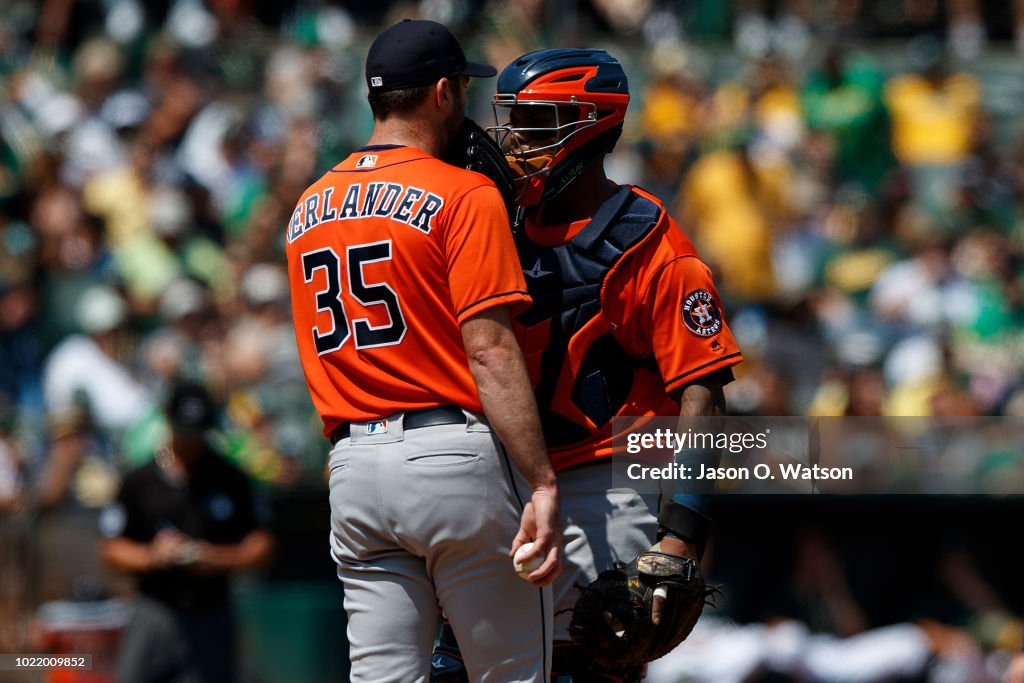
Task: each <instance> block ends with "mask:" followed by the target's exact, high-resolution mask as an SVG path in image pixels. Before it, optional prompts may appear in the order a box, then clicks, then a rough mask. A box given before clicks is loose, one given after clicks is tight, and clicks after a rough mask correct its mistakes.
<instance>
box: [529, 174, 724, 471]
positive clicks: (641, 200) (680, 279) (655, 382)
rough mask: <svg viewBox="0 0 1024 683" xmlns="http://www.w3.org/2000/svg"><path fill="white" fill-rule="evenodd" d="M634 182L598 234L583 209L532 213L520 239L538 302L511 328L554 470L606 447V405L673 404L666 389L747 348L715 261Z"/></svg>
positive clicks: (644, 409)
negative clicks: (555, 220)
mask: <svg viewBox="0 0 1024 683" xmlns="http://www.w3.org/2000/svg"><path fill="white" fill-rule="evenodd" d="M629 189H630V190H631V192H632V194H631V196H630V197H629V199H628V200H626V204H624V207H625V208H624V209H622V210H621V211H620V213H619V214H618V215H617V218H615V219H612V220H611V221H610V223H609V227H608V228H606V229H605V230H604V231H603V233H602V235H601V237H600V238H599V239H595V237H594V235H586V236H584V235H583V234H581V232H582V231H584V230H585V229H586V228H587V227H588V226H589V225H590V223H591V221H590V220H583V221H578V222H575V223H571V224H568V225H557V226H551V225H545V226H537V225H535V224H532V223H530V222H527V224H526V234H525V237H520V238H519V239H518V241H517V246H518V249H519V254H520V262H521V266H522V268H523V271H524V273H525V275H526V278H527V284H528V289H529V292H530V294H531V296H532V297H533V299H534V304H533V306H532V307H531V308H530V309H529V310H527V311H525V312H524V313H522V314H521V315H520V316H518V318H517V320H516V333H517V337H518V338H519V340H520V343H521V344H522V345H523V348H524V352H525V355H526V361H527V366H528V368H529V371H530V377H531V381H532V382H533V383H534V386H535V388H536V391H537V399H538V407H539V408H540V410H541V418H542V422H543V423H544V426H545V436H546V438H547V440H548V445H549V447H550V448H551V454H552V455H551V457H552V460H553V462H554V464H555V468H556V470H561V469H565V468H567V467H571V466H574V465H579V464H582V463H585V462H589V461H591V460H593V459H595V458H603V457H608V456H610V455H611V453H612V423H611V419H612V418H613V417H616V416H651V415H678V414H679V404H678V403H677V402H676V401H675V400H674V399H673V398H672V395H671V394H672V393H673V392H675V391H676V390H678V389H681V388H682V387H683V386H685V385H686V384H688V383H690V382H692V381H694V380H696V379H699V378H701V377H704V376H706V375H709V374H711V373H714V372H717V371H719V370H723V369H725V368H729V367H731V366H733V365H736V364H737V363H739V362H741V361H742V359H743V357H742V355H741V353H740V350H739V347H738V346H737V344H736V341H735V339H733V336H732V333H731V332H730V330H729V328H728V326H727V325H726V323H725V320H724V318H723V316H722V302H721V300H720V298H719V296H718V293H717V292H716V291H715V286H714V282H713V280H712V276H711V271H710V269H709V268H708V267H707V266H706V265H705V264H704V263H703V262H701V260H700V258H699V256H698V254H697V251H696V249H695V248H694V246H693V244H692V243H691V242H690V240H689V239H688V238H687V237H686V235H685V234H684V233H683V232H682V230H681V229H680V228H679V226H678V225H677V224H676V222H675V221H674V220H673V219H672V217H671V216H669V214H668V212H667V211H666V210H665V207H664V206H663V205H662V204H661V203H660V202H659V201H658V200H657V199H656V198H654V197H653V196H651V195H650V194H648V193H647V192H644V191H643V190H641V189H639V188H629ZM609 201H611V200H609ZM570 264H571V265H570ZM588 292H589V293H588Z"/></svg>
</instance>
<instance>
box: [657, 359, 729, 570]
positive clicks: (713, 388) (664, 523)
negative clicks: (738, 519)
mask: <svg viewBox="0 0 1024 683" xmlns="http://www.w3.org/2000/svg"><path fill="white" fill-rule="evenodd" d="M679 408H680V409H679V421H680V425H679V431H683V430H684V428H685V426H691V425H692V419H693V418H695V417H719V416H721V415H724V414H725V394H724V392H723V391H722V383H721V381H720V380H719V379H718V378H717V377H715V376H711V377H707V378H702V379H699V380H697V381H695V382H692V383H690V384H687V385H686V386H685V387H683V389H682V391H681V392H680V396H679ZM676 457H677V459H678V460H681V461H685V462H686V464H687V466H688V467H690V468H692V469H694V470H695V471H696V469H697V467H698V465H700V466H704V467H717V466H718V462H719V460H720V457H721V453H720V451H719V450H718V449H715V448H691V449H685V450H683V451H681V452H680V453H679V454H677V456H676ZM708 485H709V486H712V487H713V482H711V483H709V484H708ZM686 486H687V488H686V490H677V491H676V492H675V494H674V495H673V496H672V499H671V500H669V501H665V502H664V503H663V504H662V506H661V510H660V512H659V515H658V527H659V530H658V537H659V539H660V538H661V537H663V536H665V535H669V536H675V537H677V538H679V539H682V540H684V541H686V542H688V543H690V544H692V545H694V546H696V548H697V554H698V556H701V555H703V554H704V547H705V546H706V545H707V541H708V537H709V536H710V535H711V518H710V517H708V516H707V508H708V501H709V498H710V493H711V490H710V489H708V490H698V489H696V488H694V487H695V484H694V482H693V481H688V482H687V483H686Z"/></svg>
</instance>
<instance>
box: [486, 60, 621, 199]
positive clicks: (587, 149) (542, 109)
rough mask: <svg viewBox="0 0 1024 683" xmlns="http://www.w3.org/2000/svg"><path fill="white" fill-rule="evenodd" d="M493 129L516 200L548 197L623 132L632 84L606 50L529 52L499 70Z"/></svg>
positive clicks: (592, 160)
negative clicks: (512, 176) (515, 180)
mask: <svg viewBox="0 0 1024 683" xmlns="http://www.w3.org/2000/svg"><path fill="white" fill-rule="evenodd" d="M493 103H494V114H495V118H496V119H497V123H498V125H497V126H496V127H495V128H493V129H492V130H493V131H494V133H495V137H496V138H497V140H498V144H499V145H501V147H502V149H503V150H504V151H505V154H506V155H507V159H508V161H509V165H510V166H511V167H512V169H513V171H515V172H516V173H517V174H518V175H519V176H520V178H519V181H518V182H519V187H518V188H517V190H518V193H517V194H518V197H517V199H516V202H517V203H518V204H519V206H522V207H529V206H533V205H535V204H538V203H540V202H541V201H545V200H548V199H551V198H552V197H554V196H555V195H557V194H558V193H559V192H561V191H562V190H563V189H565V188H566V186H568V185H569V183H571V182H572V181H573V180H574V179H575V178H576V177H577V176H578V175H579V174H580V173H581V172H582V171H583V169H585V168H586V167H587V166H589V165H590V164H591V163H592V162H594V161H595V160H597V159H599V158H601V157H602V156H603V155H604V154H606V153H607V152H609V151H611V149H612V147H614V146H615V142H616V141H617V140H618V139H619V135H621V134H622V124H623V121H624V120H625V118H626V107H627V106H628V105H629V84H628V83H627V81H626V73H625V72H624V71H623V70H622V65H621V64H619V62H618V60H616V59H615V58H614V57H612V56H611V55H609V54H608V53H607V52H605V51H604V50H596V49H581V48H573V49H568V48H563V49H555V50H539V51H537V52H530V53H529V54H525V55H523V56H522V57H520V58H519V59H517V60H515V61H514V62H512V63H511V64H509V65H508V66H507V67H505V70H504V71H502V72H501V75H499V76H498V84H497V91H496V92H495V94H494V102H493Z"/></svg>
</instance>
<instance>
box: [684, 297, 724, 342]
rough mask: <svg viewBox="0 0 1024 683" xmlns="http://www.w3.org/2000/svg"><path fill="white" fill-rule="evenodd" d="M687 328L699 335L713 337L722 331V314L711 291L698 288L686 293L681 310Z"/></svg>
mask: <svg viewBox="0 0 1024 683" xmlns="http://www.w3.org/2000/svg"><path fill="white" fill-rule="evenodd" d="M679 314H680V316H681V317H682V319H683V323H685V324H686V328H687V329H688V330H690V332H693V333H694V334H695V335H697V336H698V337H713V336H715V335H716V334H718V333H719V332H721V331H722V316H721V314H720V313H719V312H718V306H717V305H716V304H715V300H714V298H712V296H711V293H710V292H709V291H708V290H706V289H697V290H694V291H692V292H690V293H689V294H687V295H686V299H685V300H684V301H683V306H682V309H681V310H680V311H679Z"/></svg>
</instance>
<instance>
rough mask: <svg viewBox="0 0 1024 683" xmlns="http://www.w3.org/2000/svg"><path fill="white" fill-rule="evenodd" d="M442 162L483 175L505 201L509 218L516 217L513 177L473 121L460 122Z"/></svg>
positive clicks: (502, 157) (496, 150) (491, 139)
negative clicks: (492, 182) (495, 187)
mask: <svg viewBox="0 0 1024 683" xmlns="http://www.w3.org/2000/svg"><path fill="white" fill-rule="evenodd" d="M444 160H445V161H447V162H448V163H449V164H451V165H453V166H459V167H461V168H468V169H469V170H470V171H476V172H477V173H483V174H484V175H485V176H487V177H488V178H490V179H491V180H493V181H494V184H495V185H496V186H497V187H498V192H500V193H501V197H502V199H504V200H505V208H506V209H507V210H508V215H509V216H510V217H515V215H516V206H515V196H516V192H515V188H514V187H513V184H512V183H513V181H514V180H515V176H514V175H513V173H512V169H511V168H509V165H508V161H507V160H506V159H505V155H504V154H502V152H501V148H500V147H498V143H496V142H495V141H494V138H492V137H491V136H490V135H488V134H487V131H485V130H484V129H483V128H481V127H480V126H479V125H478V124H477V123H476V121H474V120H473V119H471V118H468V117H467V118H465V119H463V121H462V126H461V127H460V128H459V132H458V133H457V134H456V135H455V139H454V140H452V141H451V142H450V143H449V144H448V149H447V150H445V153H444Z"/></svg>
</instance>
